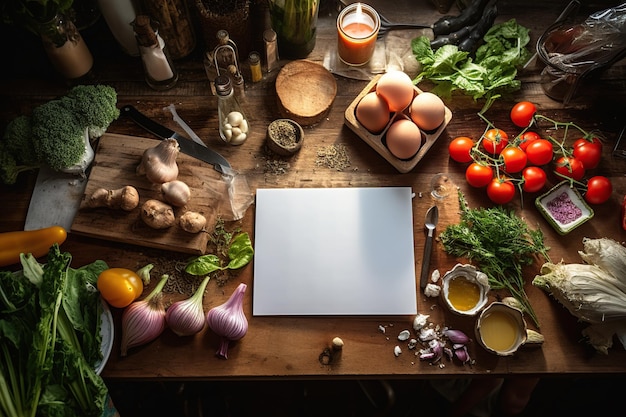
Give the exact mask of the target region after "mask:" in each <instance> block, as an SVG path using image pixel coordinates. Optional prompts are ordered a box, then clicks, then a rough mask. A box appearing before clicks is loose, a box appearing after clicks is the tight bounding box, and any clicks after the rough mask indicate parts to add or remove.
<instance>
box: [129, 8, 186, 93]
mask: <svg viewBox="0 0 626 417" xmlns="http://www.w3.org/2000/svg"><path fill="white" fill-rule="evenodd" d="M154 26H156V24H155V23H154V22H152V21H151V19H150V17H148V16H147V15H139V16H137V18H136V19H135V21H134V23H133V28H134V30H135V36H136V38H137V44H138V45H139V53H140V55H141V62H142V64H143V69H144V73H145V77H146V83H147V84H148V85H149V86H150V87H151V88H152V89H154V90H167V89H169V88H172V87H174V85H176V82H177V81H178V72H176V69H175V68H174V65H173V64H172V61H171V59H170V57H169V54H168V51H167V48H166V44H165V41H164V40H163V38H161V36H160V35H159V33H158V31H157V30H156V29H155V27H154Z"/></svg>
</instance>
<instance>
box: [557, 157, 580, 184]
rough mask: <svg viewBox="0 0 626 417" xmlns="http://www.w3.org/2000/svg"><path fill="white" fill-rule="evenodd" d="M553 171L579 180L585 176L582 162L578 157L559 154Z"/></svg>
mask: <svg viewBox="0 0 626 417" xmlns="http://www.w3.org/2000/svg"><path fill="white" fill-rule="evenodd" d="M555 171H556V172H558V173H559V174H561V175H563V176H565V177H569V178H572V179H574V180H576V181H580V180H581V179H582V178H583V177H584V176H585V167H584V166H583V163H582V162H581V161H580V159H576V158H574V157H571V156H561V157H560V158H559V159H557V160H556V168H555Z"/></svg>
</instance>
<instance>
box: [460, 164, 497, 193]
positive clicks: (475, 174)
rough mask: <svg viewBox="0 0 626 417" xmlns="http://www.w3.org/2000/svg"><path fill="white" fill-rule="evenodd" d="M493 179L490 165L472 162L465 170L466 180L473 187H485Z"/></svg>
mask: <svg viewBox="0 0 626 417" xmlns="http://www.w3.org/2000/svg"><path fill="white" fill-rule="evenodd" d="M492 178H493V170H492V169H491V167H490V166H488V165H482V164H479V163H477V162H472V163H471V164H470V165H469V166H468V167H467V169H466V170H465V179H466V180H467V183H468V184H469V185H471V186H472V187H477V188H481V187H485V186H486V185H487V184H489V182H490V181H491V179H492Z"/></svg>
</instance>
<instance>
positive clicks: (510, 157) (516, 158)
mask: <svg viewBox="0 0 626 417" xmlns="http://www.w3.org/2000/svg"><path fill="white" fill-rule="evenodd" d="M500 157H501V158H502V160H503V161H504V168H505V170H506V172H508V173H515V172H520V171H521V170H522V169H524V167H525V166H526V162H527V161H528V157H527V156H526V152H524V151H523V150H521V149H520V148H518V147H516V146H507V147H506V148H504V149H503V150H502V152H500Z"/></svg>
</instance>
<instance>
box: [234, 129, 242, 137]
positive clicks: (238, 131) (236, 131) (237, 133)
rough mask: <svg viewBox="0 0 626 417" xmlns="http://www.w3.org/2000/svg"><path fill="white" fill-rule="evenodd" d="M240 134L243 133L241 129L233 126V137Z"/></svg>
mask: <svg viewBox="0 0 626 417" xmlns="http://www.w3.org/2000/svg"><path fill="white" fill-rule="evenodd" d="M239 135H241V129H239V128H238V127H233V137H234V138H236V137H237V136H239Z"/></svg>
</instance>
